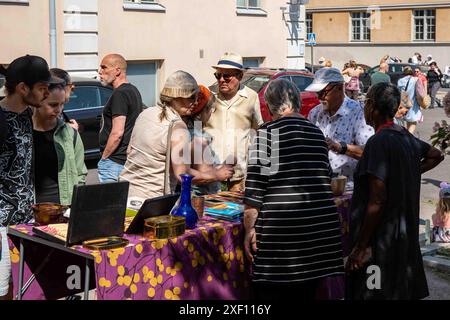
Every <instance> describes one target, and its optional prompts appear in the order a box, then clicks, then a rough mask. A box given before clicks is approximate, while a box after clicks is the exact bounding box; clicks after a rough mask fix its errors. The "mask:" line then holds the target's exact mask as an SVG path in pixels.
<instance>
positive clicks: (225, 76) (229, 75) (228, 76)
mask: <svg viewBox="0 0 450 320" xmlns="http://www.w3.org/2000/svg"><path fill="white" fill-rule="evenodd" d="M236 76H237V73H219V72H215V73H214V77H216V79H217V80H220V79H221V78H222V77H223V80H225V81H226V82H228V81H230V80H231V78H233V77H236Z"/></svg>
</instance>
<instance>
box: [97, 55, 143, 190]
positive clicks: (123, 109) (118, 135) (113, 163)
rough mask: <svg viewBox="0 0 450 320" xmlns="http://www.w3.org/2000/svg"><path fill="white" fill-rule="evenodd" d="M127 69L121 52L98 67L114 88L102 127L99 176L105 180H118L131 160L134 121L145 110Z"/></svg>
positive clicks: (101, 76) (101, 75)
mask: <svg viewBox="0 0 450 320" xmlns="http://www.w3.org/2000/svg"><path fill="white" fill-rule="evenodd" d="M126 72H127V62H126V61H125V59H124V58H123V57H122V56H121V55H119V54H109V55H107V56H105V57H104V58H103V60H102V62H101V64H100V68H99V71H98V73H99V75H100V80H101V82H102V84H103V85H105V86H106V85H111V86H112V87H113V88H114V91H113V94H112V96H111V98H110V99H109V100H108V102H107V103H106V105H105V107H104V109H103V121H102V126H101V129H100V137H99V141H100V151H101V152H102V158H101V160H100V161H99V163H98V178H99V180H100V182H102V183H103V182H114V181H118V178H119V175H120V173H121V172H122V170H123V166H124V164H125V161H126V160H127V148H128V144H129V143H130V137H131V133H132V131H133V128H134V123H135V122H136V119H137V117H138V116H139V114H140V113H141V111H142V106H143V103H142V98H141V94H140V93H139V91H138V89H137V88H136V87H135V86H133V85H132V84H131V83H129V82H128V80H127V73H126Z"/></svg>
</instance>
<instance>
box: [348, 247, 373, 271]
mask: <svg viewBox="0 0 450 320" xmlns="http://www.w3.org/2000/svg"><path fill="white" fill-rule="evenodd" d="M370 258H372V248H370V247H369V248H365V249H361V248H358V247H354V248H353V250H352V252H351V253H350V254H349V256H348V259H347V263H346V264H345V270H346V271H357V270H359V269H361V268H362V267H363V266H364V265H365V264H366V263H367V262H368V261H369V260H370Z"/></svg>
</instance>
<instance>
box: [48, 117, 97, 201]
mask: <svg viewBox="0 0 450 320" xmlns="http://www.w3.org/2000/svg"><path fill="white" fill-rule="evenodd" d="M75 134H76V136H75ZM53 140H54V143H55V149H56V155H57V157H58V185H59V200H60V203H61V204H63V205H70V204H71V202H72V192H73V186H74V185H77V184H85V183H86V175H87V173H88V171H87V168H86V165H85V164H84V146H83V141H82V140H81V137H80V134H79V133H78V131H76V130H74V129H73V128H72V127H70V126H69V125H68V124H66V123H64V122H63V121H62V120H58V125H57V128H56V130H55V134H54V136H53Z"/></svg>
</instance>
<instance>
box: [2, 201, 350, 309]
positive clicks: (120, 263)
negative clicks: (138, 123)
mask: <svg viewBox="0 0 450 320" xmlns="http://www.w3.org/2000/svg"><path fill="white" fill-rule="evenodd" d="M350 200H351V196H350V195H347V196H342V197H339V198H337V199H336V203H337V205H338V211H339V213H340V216H341V222H342V225H343V246H344V253H345V252H346V250H347V251H348V246H347V247H346V245H347V243H348V240H347V236H348V220H349V217H348V207H349V203H350ZM12 228H14V229H15V230H16V231H19V232H21V233H25V234H27V235H29V236H34V235H33V232H32V226H29V225H20V226H13V227H12ZM125 237H126V238H127V239H128V240H129V241H130V243H129V245H128V246H126V247H124V248H120V249H114V250H108V251H106V250H105V251H90V250H87V249H84V248H82V247H81V246H74V247H72V249H73V250H76V251H78V252H82V253H87V254H90V255H91V256H92V258H93V260H94V269H95V270H94V271H95V282H96V288H97V299H99V300H123V299H137V300H152V299H155V300H179V299H183V300H184V299H185V300H197V299H202V300H203V299H205V300H211V299H222V300H226V299H227V300H228V299H249V298H251V290H250V284H251V277H250V270H249V269H250V268H249V264H248V262H247V260H246V258H245V253H244V248H243V237H244V231H243V226H242V224H240V223H232V222H226V221H217V220H213V219H211V218H208V217H204V218H202V219H201V220H200V221H199V223H198V226H197V228H196V229H194V230H187V231H186V233H185V234H184V235H182V236H180V237H178V238H173V239H169V240H148V239H146V238H143V237H142V236H129V235H126V236H125ZM14 238H15V239H14ZM12 239H13V240H15V241H14V242H13V241H11V240H12ZM17 240H18V239H17V237H11V236H10V253H11V262H12V271H13V280H14V291H15V294H16V293H17V286H18V265H19V263H18V262H19V251H18V250H17V247H16V246H18V242H17ZM30 246H31V244H30ZM32 247H33V252H32V255H31V256H32V257H31V259H33V260H39V259H40V260H42V259H44V256H45V253H44V251H42V250H48V248H45V247H46V246H45V245H42V244H38V243H33V244H32ZM39 247H42V248H39ZM40 250H41V251H42V252H39V251H40ZM26 252H27V250H26ZM58 254H59V256H56V257H54V258H53V260H52V259H49V262H48V263H47V264H48V267H46V268H54V269H55V271H56V267H59V268H60V269H64V268H67V266H66V265H67V264H69V262H68V261H69V258H70V256H71V255H73V254H71V253H68V252H59V253H58ZM38 257H40V258H38ZM31 262H32V261H31V260H30V258H29V257H27V253H26V254H25V277H24V283H25V282H26V281H27V279H28V278H29V277H30V275H31V271H32V270H33V272H34V271H35V269H36V263H31ZM64 262H66V265H64ZM83 262H84V260H79V262H76V263H79V264H80V268H81V269H82V268H84V264H83ZM63 265H64V266H63ZM64 270H65V269H64ZM43 273H44V272H43ZM47 273H48V274H51V271H49V272H47ZM63 276H64V275H61V277H59V278H58V277H57V276H56V274H54V276H45V275H43V276H42V277H39V276H38V277H37V281H34V283H33V284H32V285H31V287H30V288H29V289H28V291H27V292H26V293H25V294H24V296H23V299H29V300H35V299H49V298H50V299H52V298H57V297H58V296H57V295H55V294H49V293H47V292H46V291H49V290H54V289H55V288H56V287H57V286H58V285H60V286H64V285H65V281H64V279H62V277H63ZM66 277H68V275H66ZM61 279H62V280H61ZM83 279H84V278H83ZM56 280H58V281H59V283H54V284H51V285H49V284H48V283H47V282H52V281H54V282H56ZM320 291H321V292H320V293H319V296H318V297H319V298H322V299H340V298H343V292H344V280H343V277H342V276H336V277H330V278H327V279H324V281H323V282H322V285H321V289H320ZM66 294H67V293H66Z"/></svg>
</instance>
